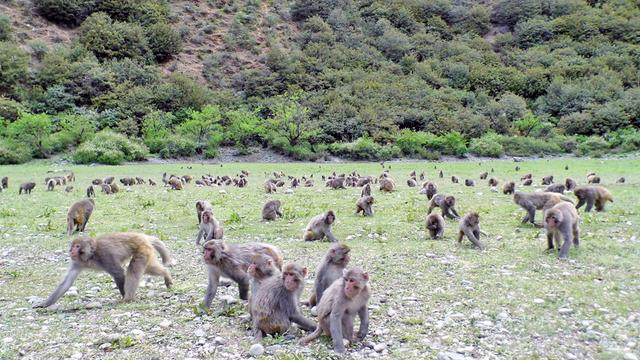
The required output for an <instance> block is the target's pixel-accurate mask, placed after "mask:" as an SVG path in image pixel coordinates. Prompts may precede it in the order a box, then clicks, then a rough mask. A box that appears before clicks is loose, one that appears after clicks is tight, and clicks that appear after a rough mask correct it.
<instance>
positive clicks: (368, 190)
mask: <svg viewBox="0 0 640 360" xmlns="http://www.w3.org/2000/svg"><path fill="white" fill-rule="evenodd" d="M363 196H371V184H369V183H367V184H365V185H364V186H363V187H362V192H361V193H360V197H363Z"/></svg>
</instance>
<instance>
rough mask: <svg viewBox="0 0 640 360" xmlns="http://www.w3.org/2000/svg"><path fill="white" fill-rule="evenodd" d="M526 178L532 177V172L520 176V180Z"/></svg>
mask: <svg viewBox="0 0 640 360" xmlns="http://www.w3.org/2000/svg"><path fill="white" fill-rule="evenodd" d="M527 179H533V174H531V173H528V174H526V175H524V176H522V177H521V178H520V181H523V180H527Z"/></svg>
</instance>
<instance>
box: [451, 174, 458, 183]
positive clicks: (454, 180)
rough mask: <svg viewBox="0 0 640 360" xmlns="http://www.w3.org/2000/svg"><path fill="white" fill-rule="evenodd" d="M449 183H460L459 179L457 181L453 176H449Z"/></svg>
mask: <svg viewBox="0 0 640 360" xmlns="http://www.w3.org/2000/svg"><path fill="white" fill-rule="evenodd" d="M451 182H452V183H454V184H457V183H459V182H460V179H458V177H457V176H455V175H453V176H451Z"/></svg>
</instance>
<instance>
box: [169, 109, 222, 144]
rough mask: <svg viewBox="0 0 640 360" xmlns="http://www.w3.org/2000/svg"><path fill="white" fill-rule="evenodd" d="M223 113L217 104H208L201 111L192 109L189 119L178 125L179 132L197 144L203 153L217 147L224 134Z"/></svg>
mask: <svg viewBox="0 0 640 360" xmlns="http://www.w3.org/2000/svg"><path fill="white" fill-rule="evenodd" d="M221 120H222V113H221V112H220V108H219V107H218V106H215V105H207V106H205V107H204V108H202V110H201V111H190V112H189V119H188V120H187V121H185V122H183V123H182V124H180V126H178V129H177V130H178V133H179V134H180V135H182V136H185V137H187V138H189V139H192V140H193V141H195V142H196V144H197V152H198V153H199V154H202V153H203V152H204V151H205V149H207V148H209V147H213V148H216V147H217V146H218V144H219V142H220V140H221V138H222V137H221V135H222V125H221Z"/></svg>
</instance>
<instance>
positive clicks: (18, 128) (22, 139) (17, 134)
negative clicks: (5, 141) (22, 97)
mask: <svg viewBox="0 0 640 360" xmlns="http://www.w3.org/2000/svg"><path fill="white" fill-rule="evenodd" d="M52 125H53V124H52V122H51V117H50V116H49V115H47V114H37V115H34V114H23V115H22V116H21V117H20V119H18V120H16V121H15V122H13V123H11V124H9V126H7V136H8V137H9V138H11V139H13V140H15V141H16V142H19V143H21V144H23V145H25V146H27V147H29V148H30V149H31V154H32V155H33V156H35V157H39V158H43V157H46V156H47V155H48V154H49V150H50V148H49V147H48V144H47V141H46V140H47V137H49V135H50V134H51V130H52Z"/></svg>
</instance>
